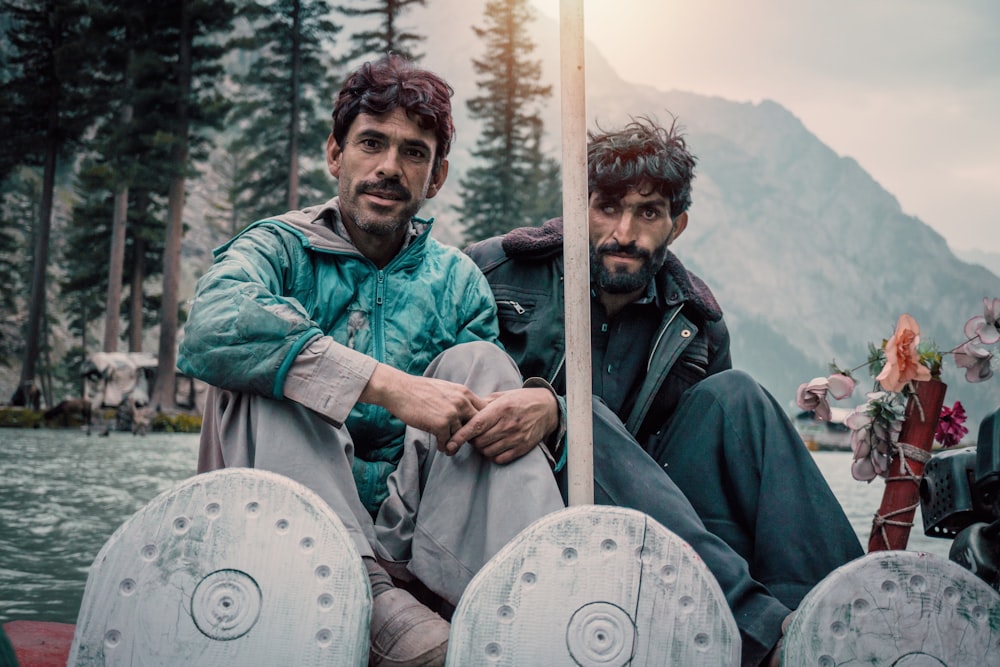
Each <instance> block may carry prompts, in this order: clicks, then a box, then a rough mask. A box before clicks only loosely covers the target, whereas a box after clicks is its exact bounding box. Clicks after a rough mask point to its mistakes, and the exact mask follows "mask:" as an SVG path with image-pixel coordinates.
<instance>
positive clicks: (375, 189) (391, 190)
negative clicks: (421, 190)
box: [357, 181, 410, 201]
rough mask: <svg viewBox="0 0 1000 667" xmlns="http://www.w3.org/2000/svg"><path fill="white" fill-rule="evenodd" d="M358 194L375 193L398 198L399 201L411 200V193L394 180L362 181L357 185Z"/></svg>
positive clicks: (380, 195) (378, 195) (388, 197)
mask: <svg viewBox="0 0 1000 667" xmlns="http://www.w3.org/2000/svg"><path fill="white" fill-rule="evenodd" d="M357 191H358V194H367V195H375V196H377V197H386V198H387V199H396V200H398V201H409V200H410V193H409V192H408V191H407V190H406V188H404V187H403V186H402V185H399V184H398V183H394V182H392V181H380V182H378V183H360V184H359V185H358V187H357Z"/></svg>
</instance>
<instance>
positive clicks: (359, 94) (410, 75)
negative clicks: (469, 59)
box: [333, 54, 455, 173]
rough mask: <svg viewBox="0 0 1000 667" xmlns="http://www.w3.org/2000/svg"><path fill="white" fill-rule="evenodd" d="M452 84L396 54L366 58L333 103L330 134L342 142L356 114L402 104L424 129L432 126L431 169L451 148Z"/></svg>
mask: <svg viewBox="0 0 1000 667" xmlns="http://www.w3.org/2000/svg"><path fill="white" fill-rule="evenodd" d="M454 92H455V91H454V90H452V88H451V86H449V85H448V84H447V83H446V82H445V81H444V79H442V78H441V77H439V76H438V75H436V74H434V73H433V72H430V71H428V70H425V69H421V68H419V67H417V66H416V65H414V64H413V63H412V62H410V61H409V60H407V59H406V58H403V57H402V56H399V55H396V54H389V55H387V56H384V57H383V58H380V59H379V60H376V61H374V62H366V63H365V64H363V65H361V66H360V67H359V68H358V69H356V70H354V71H353V72H352V73H351V74H350V75H349V76H348V77H347V81H346V82H345V83H344V86H343V87H342V88H341V89H340V92H339V93H338V94H337V101H336V102H335V103H334V105H333V138H334V139H335V140H336V141H337V143H338V144H340V145H341V146H343V145H344V139H345V137H347V132H348V130H350V129H351V123H353V122H354V119H355V118H357V117H358V114H361V113H367V114H371V115H373V116H378V115H381V114H384V113H389V112H391V111H393V110H394V109H397V108H402V109H404V110H405V111H406V113H407V115H408V116H409V117H410V118H411V119H412V120H414V121H415V122H416V123H417V125H419V126H420V127H421V129H424V130H434V135H435V138H436V139H437V150H435V152H434V167H433V171H434V173H437V170H438V169H440V168H441V164H442V163H443V162H444V159H445V158H446V157H447V156H448V151H449V150H451V140H452V137H453V136H454V134H455V124H454V122H453V121H452V118H451V96H452V95H453V94H454Z"/></svg>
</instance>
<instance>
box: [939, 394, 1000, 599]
mask: <svg viewBox="0 0 1000 667" xmlns="http://www.w3.org/2000/svg"><path fill="white" fill-rule="evenodd" d="M920 512H921V515H922V516H923V518H924V533H925V534H926V535H928V536H929V537H943V538H954V542H952V545H951V550H950V552H949V554H948V555H949V558H950V559H951V560H953V561H955V562H956V563H958V564H959V565H962V566H963V567H965V568H967V569H968V570H971V571H972V572H973V573H975V574H976V575H977V576H979V577H981V578H982V579H983V580H984V581H986V582H987V583H988V584H990V585H991V586H993V587H994V588H996V589H997V590H1000V409H998V410H997V411H996V412H994V413H993V414H991V415H990V416H988V417H987V418H986V419H984V420H983V422H982V424H981V425H980V427H979V439H978V440H977V442H976V448H975V450H973V449H962V450H957V451H948V452H942V453H939V454H935V455H934V456H933V457H931V460H930V461H929V462H928V463H927V467H926V468H924V475H923V479H921V481H920Z"/></svg>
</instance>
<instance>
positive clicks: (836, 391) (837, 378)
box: [827, 373, 854, 401]
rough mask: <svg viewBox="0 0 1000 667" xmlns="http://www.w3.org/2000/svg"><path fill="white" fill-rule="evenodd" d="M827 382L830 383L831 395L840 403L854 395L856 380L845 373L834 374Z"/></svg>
mask: <svg viewBox="0 0 1000 667" xmlns="http://www.w3.org/2000/svg"><path fill="white" fill-rule="evenodd" d="M827 380H828V381H829V383H830V393H831V394H832V395H833V397H834V398H835V399H837V400H838V401H839V400H841V399H844V398H847V397H848V396H850V395H851V394H853V393H854V380H852V379H851V378H849V377H848V376H846V375H844V374H843V373H834V374H833V375H831V376H830V377H828V378H827Z"/></svg>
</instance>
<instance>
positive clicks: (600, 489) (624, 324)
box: [447, 119, 863, 665]
mask: <svg viewBox="0 0 1000 667" xmlns="http://www.w3.org/2000/svg"><path fill="white" fill-rule="evenodd" d="M694 165H695V158H694V156H693V155H691V154H690V152H688V150H687V146H686V144H685V141H684V139H683V137H682V136H681V135H680V134H679V133H678V132H677V131H676V130H675V127H674V126H671V127H670V128H669V129H667V128H663V127H660V126H658V125H657V124H655V123H654V122H652V121H649V120H648V119H639V120H635V121H633V122H631V123H629V124H628V125H627V126H626V127H624V128H623V129H621V130H619V131H612V132H599V133H592V134H591V135H590V143H589V147H588V180H589V207H588V216H589V227H590V248H591V296H592V301H591V312H592V315H591V344H592V349H591V352H592V360H593V373H592V382H593V392H594V396H595V398H594V482H595V484H594V487H595V500H596V502H598V503H600V504H610V505H618V506H625V507H631V508H633V509H637V510H640V511H643V512H645V513H647V514H649V515H650V516H652V517H653V518H654V519H656V520H658V521H659V522H660V523H662V524H663V525H665V526H666V527H667V528H669V529H671V530H672V531H674V532H675V533H677V534H678V535H680V536H681V537H682V538H684V539H685V540H687V541H688V542H689V543H690V544H691V546H692V547H694V549H695V550H696V551H697V552H698V553H699V555H701V557H702V559H703V560H704V561H705V563H706V564H707V565H708V567H709V568H710V569H711V570H712V572H713V574H715V576H716V578H717V579H718V581H719V583H720V585H721V586H722V589H723V591H724V592H725V593H726V597H727V600H728V602H729V604H730V607H731V608H732V610H733V614H734V616H735V618H736V622H737V625H738V626H739V628H740V633H741V637H742V642H743V664H745V665H758V664H770V663H771V661H775V662H776V661H777V659H778V651H776V650H775V649H776V647H777V646H778V644H779V643H780V637H781V631H782V621H783V620H784V619H785V618H786V617H787V616H788V615H789V613H790V611H791V610H792V609H794V608H795V607H796V606H797V605H798V604H799V602H800V601H801V599H802V597H803V596H804V595H805V593H806V592H808V591H809V590H810V589H811V588H812V587H813V586H814V585H815V584H816V583H817V582H818V581H820V580H821V579H822V578H823V577H825V576H826V575H827V574H828V573H829V572H830V571H832V570H833V569H835V568H836V567H838V566H840V565H842V564H843V563H845V562H847V561H849V560H851V559H853V558H856V557H858V556H861V555H862V553H863V552H862V549H861V546H860V544H859V542H858V539H857V536H856V535H855V533H854V531H853V529H852V527H851V525H850V523H849V522H848V520H847V518H846V516H845V515H844V513H843V511H842V509H841V508H840V505H839V503H838V502H837V500H836V498H835V497H834V495H833V493H832V492H831V491H830V489H829V487H828V486H827V484H826V482H825V480H824V479H823V477H822V475H821V474H820V472H819V470H818V469H817V467H816V465H815V463H814V462H813V460H812V458H811V455H810V454H809V453H808V451H807V450H806V448H805V446H804V445H803V444H802V441H801V440H800V439H799V437H798V435H797V434H796V432H795V430H794V428H793V427H792V425H791V423H790V422H789V420H788V418H787V417H786V416H785V414H784V413H783V411H782V410H781V407H780V406H779V405H778V404H777V403H776V402H775V400H774V399H773V398H772V397H771V396H770V395H769V394H768V393H767V392H766V391H765V390H764V389H763V388H762V387H761V386H760V385H758V384H757V383H756V382H755V381H754V380H753V379H752V378H751V377H750V376H748V375H747V374H746V373H743V372H741V371H737V370H733V369H732V368H731V366H732V364H731V359H730V354H729V332H728V330H727V328H726V324H725V321H724V320H723V316H722V309H721V308H720V306H719V304H718V303H717V301H716V299H715V297H714V296H713V295H712V292H711V290H710V289H709V288H708V286H707V285H706V284H705V283H704V282H702V281H701V280H700V279H699V278H698V277H697V276H695V275H694V274H692V273H691V272H689V271H688V270H687V269H685V267H684V265H683V264H682V263H681V261H680V260H679V259H678V258H677V257H676V256H675V255H674V254H673V253H672V252H671V251H670V250H669V249H668V246H669V245H670V244H671V243H672V242H673V241H675V240H676V239H677V237H678V236H680V235H681V233H683V231H684V229H685V228H686V227H687V224H688V213H687V211H688V208H689V206H690V204H691V180H692V178H693V175H694ZM468 252H469V254H470V255H471V256H472V258H473V259H474V260H475V261H476V263H477V264H478V265H479V267H480V268H481V269H482V270H483V272H484V273H485V274H486V277H487V279H488V280H489V282H490V286H491V288H492V289H493V294H494V296H495V298H496V302H497V306H498V309H499V316H500V338H501V341H502V342H503V344H504V345H505V346H506V348H507V350H508V352H510V354H511V355H512V356H513V357H514V359H515V361H517V363H518V366H519V367H520V369H521V372H522V374H523V375H524V376H525V377H536V378H541V379H542V380H544V381H547V382H548V383H549V384H550V385H551V386H552V387H553V388H554V391H553V392H551V393H548V394H547V393H546V392H538V391H534V392H533V393H530V394H528V393H527V392H526V390H514V391H512V392H507V393H506V394H504V395H502V396H500V397H498V398H496V399H495V400H494V401H493V403H492V404H491V405H490V406H489V407H488V408H487V409H485V410H484V411H481V412H480V413H479V414H478V415H477V416H476V417H474V418H473V419H472V420H470V421H469V422H468V423H467V424H466V425H465V426H464V427H463V428H462V429H460V430H459V431H458V432H456V433H455V434H454V435H453V436H452V438H451V440H450V441H449V443H448V444H447V448H448V450H449V451H453V450H455V449H456V448H458V447H459V446H460V445H461V443H463V442H465V441H468V442H470V443H471V444H472V445H473V446H475V447H477V448H478V449H479V450H480V451H481V452H482V453H483V454H484V455H486V456H490V457H494V459H495V460H501V461H502V460H507V459H508V458H509V457H512V456H517V455H518V454H519V453H520V452H521V451H522V450H523V448H524V447H525V446H527V443H533V442H538V441H539V440H543V441H545V442H546V443H548V444H549V445H550V448H551V449H552V450H553V454H554V455H555V457H556V459H560V460H559V463H557V465H556V474H557V477H558V478H559V481H560V483H561V485H562V487H563V489H564V493H565V488H566V480H565V470H564V469H563V466H562V461H564V460H565V456H560V455H561V454H563V451H562V443H561V442H560V441H561V439H562V435H563V433H564V431H565V429H564V422H565V417H564V408H563V407H561V405H560V403H561V398H560V396H559V395H564V394H565V376H564V369H563V366H564V364H563V362H564V359H565V349H564V334H563V281H562V280H563V258H562V221H561V220H558V219H557V220H550V221H548V222H546V223H545V224H544V225H542V226H541V227H530V228H521V229H516V230H514V231H512V232H510V233H509V234H507V235H505V236H503V237H497V238H493V239H488V240H486V241H483V242H480V243H477V244H474V245H473V246H471V247H470V248H469V249H468ZM534 382H535V383H536V384H540V385H544V382H542V381H541V380H536V381H534ZM530 384H531V381H529V385H530Z"/></svg>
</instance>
